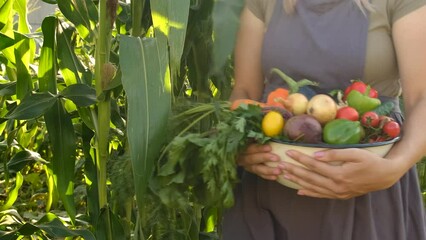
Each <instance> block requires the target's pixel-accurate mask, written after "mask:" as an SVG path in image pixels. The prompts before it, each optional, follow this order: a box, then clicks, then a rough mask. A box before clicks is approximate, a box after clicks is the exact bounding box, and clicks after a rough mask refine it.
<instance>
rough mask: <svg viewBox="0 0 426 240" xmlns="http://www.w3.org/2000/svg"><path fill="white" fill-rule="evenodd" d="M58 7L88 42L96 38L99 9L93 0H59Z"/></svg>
mask: <svg viewBox="0 0 426 240" xmlns="http://www.w3.org/2000/svg"><path fill="white" fill-rule="evenodd" d="M58 7H59V9H60V10H61V12H62V14H64V16H65V17H66V18H67V19H68V20H69V21H70V22H72V23H73V24H74V25H75V26H76V28H77V31H78V33H79V34H80V36H81V37H82V38H84V39H86V40H87V41H88V42H92V41H93V40H94V39H95V36H96V31H95V30H96V23H97V22H98V11H97V8H96V6H95V4H94V2H93V1H92V0H58Z"/></svg>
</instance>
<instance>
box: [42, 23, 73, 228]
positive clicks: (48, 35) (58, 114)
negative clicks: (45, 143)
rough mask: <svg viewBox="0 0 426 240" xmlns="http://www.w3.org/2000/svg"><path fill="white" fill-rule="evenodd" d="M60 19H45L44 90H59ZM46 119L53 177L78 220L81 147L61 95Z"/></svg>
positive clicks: (46, 115)
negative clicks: (76, 172) (76, 187)
mask: <svg viewBox="0 0 426 240" xmlns="http://www.w3.org/2000/svg"><path fill="white" fill-rule="evenodd" d="M57 23H58V22H57V20H56V18H55V17H48V18H45V20H44V21H43V23H42V31H43V35H44V42H43V46H42V48H41V54H40V66H39V75H38V77H39V80H40V90H41V91H44V92H53V93H55V94H56V91H57V90H56V72H57V71H56V69H57V63H56V42H55V36H56V26H57ZM44 119H45V122H46V127H47V131H48V133H49V140H50V141H49V142H50V144H51V146H52V151H53V156H52V159H51V164H52V172H53V180H54V183H55V185H56V189H57V191H58V194H59V196H60V198H61V200H62V202H63V204H64V207H65V209H66V211H67V212H68V214H69V216H70V218H71V221H74V219H75V214H76V210H75V204H74V195H73V191H74V168H75V158H76V149H77V145H76V141H77V139H76V136H75V133H74V127H73V124H72V121H71V117H70V115H69V114H68V113H67V112H66V110H65V108H64V106H63V103H62V100H61V99H60V98H54V101H53V106H52V108H49V109H48V111H47V112H46V113H45V114H44Z"/></svg>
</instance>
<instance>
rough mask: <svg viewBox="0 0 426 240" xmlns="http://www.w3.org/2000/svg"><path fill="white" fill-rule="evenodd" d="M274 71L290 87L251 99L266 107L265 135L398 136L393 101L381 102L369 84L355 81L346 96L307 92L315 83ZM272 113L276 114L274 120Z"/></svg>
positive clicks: (345, 140)
mask: <svg viewBox="0 0 426 240" xmlns="http://www.w3.org/2000/svg"><path fill="white" fill-rule="evenodd" d="M272 71H273V73H276V74H279V75H280V76H281V77H282V78H283V80H284V81H286V82H287V84H288V85H289V86H290V87H289V89H288V90H287V89H285V88H279V89H276V90H275V91H273V92H271V93H270V94H269V95H268V101H267V103H256V102H253V101H251V102H248V104H254V105H257V106H260V107H262V108H263V109H265V110H266V111H267V113H266V114H265V115H264V118H263V120H262V129H263V132H264V134H265V135H266V136H268V137H271V138H277V139H281V140H285V141H292V142H302V143H327V144H358V143H369V142H380V141H386V140H390V139H393V138H395V137H397V136H399V134H400V131H401V130H400V126H399V124H398V123H397V122H396V121H395V120H394V119H393V118H391V117H390V116H389V113H390V112H391V111H392V110H393V108H394V103H393V102H386V103H383V104H382V103H381V101H380V99H379V98H378V92H377V90H375V89H374V88H372V87H371V86H370V85H367V84H365V83H363V82H361V81H352V83H351V85H350V86H348V87H347V88H346V89H345V91H344V92H343V96H342V91H334V92H335V93H337V94H336V95H337V97H335V98H333V97H332V96H331V95H328V94H314V95H312V94H310V95H309V96H308V95H307V94H304V93H301V92H299V89H302V88H301V86H307V85H315V83H313V82H310V81H308V80H306V79H304V80H302V81H299V82H296V81H294V80H293V79H291V78H290V77H288V76H287V75H285V74H284V73H283V72H281V71H280V70H278V69H273V70H272ZM240 101H241V100H240ZM271 106H272V107H273V109H271ZM234 107H237V106H236V105H235V106H234ZM278 113H280V114H278ZM271 116H274V117H273V119H274V120H273V121H272V120H271V119H272V118H271ZM280 116H281V117H280ZM277 126H279V127H277Z"/></svg>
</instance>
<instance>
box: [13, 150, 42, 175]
mask: <svg viewBox="0 0 426 240" xmlns="http://www.w3.org/2000/svg"><path fill="white" fill-rule="evenodd" d="M35 161H37V162H42V163H44V164H46V163H47V162H46V161H45V160H44V159H43V158H41V156H40V154H39V153H37V152H33V151H30V150H24V151H20V152H18V153H16V154H15V155H14V156H13V157H12V158H11V159H10V161H9V162H7V168H8V170H9V172H11V173H14V172H19V171H21V169H23V168H24V167H25V166H26V165H27V164H30V163H32V162H35Z"/></svg>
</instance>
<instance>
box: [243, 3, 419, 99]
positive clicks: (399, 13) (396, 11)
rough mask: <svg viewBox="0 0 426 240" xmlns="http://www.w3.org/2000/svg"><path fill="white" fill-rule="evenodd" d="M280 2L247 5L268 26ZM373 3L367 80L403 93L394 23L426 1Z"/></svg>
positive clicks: (383, 89)
mask: <svg viewBox="0 0 426 240" xmlns="http://www.w3.org/2000/svg"><path fill="white" fill-rule="evenodd" d="M276 1H282V0H246V4H247V7H248V8H249V9H250V11H252V12H253V14H254V15H255V16H257V17H258V18H259V19H260V20H262V21H263V22H265V25H266V26H267V25H268V23H269V20H270V18H271V17H272V13H273V10H274V7H275V2H276ZM371 3H372V5H373V6H374V8H375V12H371V13H369V20H370V23H369V30H368V36H367V52H366V62H365V70H364V78H363V80H364V81H365V82H367V83H369V84H371V85H372V87H374V88H375V89H377V90H378V91H379V93H380V94H381V95H383V96H388V97H395V96H399V95H400V91H401V87H400V82H399V71H398V66H397V60H396V53H395V48H394V45H393V41H392V24H393V23H394V22H395V21H396V20H398V19H399V18H401V17H403V16H405V15H406V14H408V13H410V12H412V11H414V10H416V9H418V8H420V7H422V6H424V5H426V0H372V1H371ZM296 14H297V13H296ZM425 44H426V43H425Z"/></svg>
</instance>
